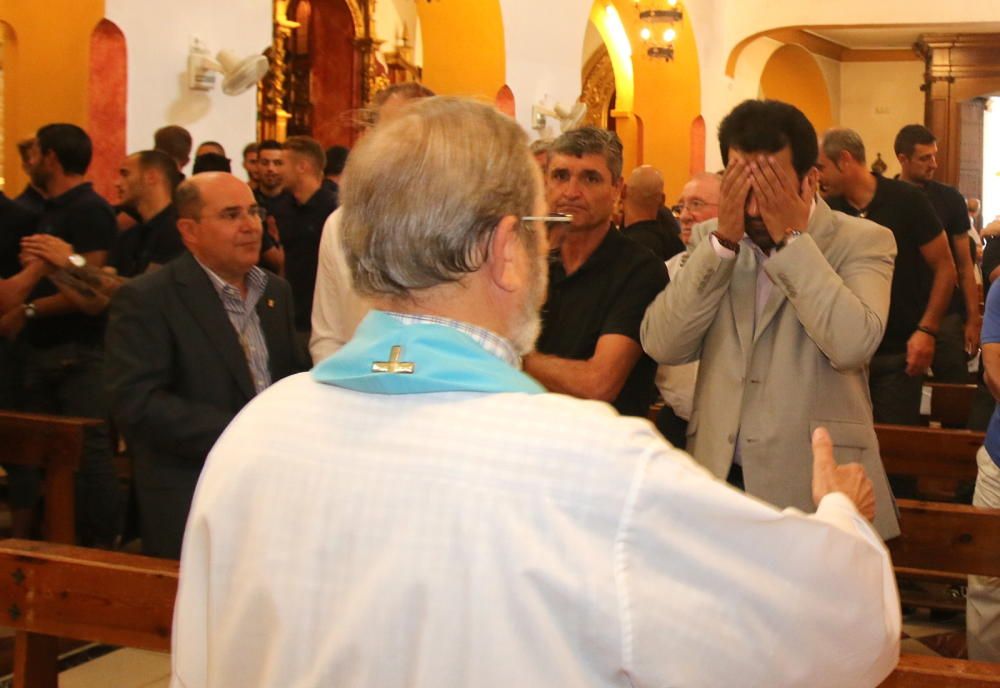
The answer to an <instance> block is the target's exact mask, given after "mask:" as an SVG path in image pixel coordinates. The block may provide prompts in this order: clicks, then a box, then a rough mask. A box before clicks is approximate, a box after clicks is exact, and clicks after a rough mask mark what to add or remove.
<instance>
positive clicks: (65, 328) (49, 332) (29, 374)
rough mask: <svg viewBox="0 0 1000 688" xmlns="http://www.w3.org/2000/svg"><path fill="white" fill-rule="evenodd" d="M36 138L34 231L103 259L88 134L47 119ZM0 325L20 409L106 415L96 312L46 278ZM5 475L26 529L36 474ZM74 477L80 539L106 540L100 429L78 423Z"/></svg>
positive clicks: (110, 496) (114, 524) (106, 473)
mask: <svg viewBox="0 0 1000 688" xmlns="http://www.w3.org/2000/svg"><path fill="white" fill-rule="evenodd" d="M37 145H38V157H37V159H36V160H35V162H34V164H33V165H32V167H31V170H30V174H31V180H32V183H33V184H34V185H35V186H37V187H38V188H39V189H41V190H42V192H43V193H44V194H45V197H46V200H45V209H44V211H43V213H42V215H41V218H40V220H39V224H38V232H40V233H45V234H53V235H55V236H57V237H59V238H60V239H62V240H63V241H66V242H68V243H69V244H70V245H72V246H73V247H75V249H76V250H77V251H78V252H79V255H78V256H77V257H76V259H78V260H80V261H86V263H89V264H91V265H96V266H101V265H103V264H104V262H105V260H106V259H107V255H108V249H109V248H110V246H111V244H112V242H113V241H114V237H115V216H114V211H113V210H112V208H111V206H110V205H108V203H107V202H106V201H105V200H104V199H103V198H101V197H100V196H98V195H97V193H96V192H95V191H94V189H93V187H92V186H91V184H90V183H89V182H87V181H85V180H84V174H85V173H86V171H87V167H88V166H89V165H90V159H91V153H92V148H91V142H90V137H88V136H87V134H86V132H84V131H83V129H81V128H80V127H77V126H75V125H73V124H49V125H46V126H44V127H42V128H41V129H39V130H38V134H37ZM26 269H31V266H30V265H29V266H28V267H27V268H26ZM0 331H2V333H3V334H4V335H5V336H8V337H10V336H13V335H19V340H18V344H19V346H20V348H21V349H22V351H23V361H24V363H23V375H24V406H25V408H26V409H27V410H31V411H41V412H47V413H55V414H62V415H70V416H84V417H89V418H99V419H101V420H104V419H106V417H107V405H106V401H105V398H104V393H103V389H104V387H103V381H102V368H103V360H104V357H103V347H102V341H103V337H104V319H103V318H102V317H95V316H89V315H85V314H83V313H81V312H80V311H79V310H78V309H77V308H76V307H75V306H74V305H73V303H72V302H71V301H70V300H69V299H67V298H66V297H65V296H64V295H62V294H60V293H58V291H57V290H56V288H55V287H54V286H53V285H52V284H51V283H50V282H49V281H48V280H41V281H39V282H38V283H37V286H36V287H35V289H34V290H33V291H32V293H31V294H30V296H29V297H28V300H27V301H26V302H25V303H24V304H23V305H22V306H21V307H20V308H14V309H11V310H10V311H8V312H7V313H5V314H4V315H3V317H2V318H0ZM8 472H9V474H10V482H9V485H10V493H11V494H10V499H11V505H12V510H13V511H14V532H15V534H16V535H19V536H26V535H28V534H29V533H30V527H31V515H32V511H33V508H34V506H35V502H36V501H37V498H38V475H37V473H35V472H29V471H20V470H16V469H15V470H14V471H8ZM77 484H78V488H79V490H78V491H79V494H80V499H79V500H78V502H77V513H78V516H77V531H78V533H79V536H80V539H81V541H82V542H83V543H84V544H93V545H101V546H110V545H111V544H113V542H114V538H115V535H116V534H117V530H118V504H119V499H118V484H117V478H116V476H115V473H114V469H113V466H112V463H111V445H110V442H109V439H108V432H107V427H106V426H103V427H101V428H92V429H88V430H87V433H86V436H85V439H84V454H83V461H82V464H81V466H80V472H79V473H78V475H77Z"/></svg>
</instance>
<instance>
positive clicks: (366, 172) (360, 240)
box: [341, 97, 541, 296]
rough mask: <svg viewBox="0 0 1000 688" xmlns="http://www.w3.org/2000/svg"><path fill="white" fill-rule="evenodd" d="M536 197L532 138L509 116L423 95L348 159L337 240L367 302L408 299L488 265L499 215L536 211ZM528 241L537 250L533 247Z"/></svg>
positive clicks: (537, 180) (538, 180)
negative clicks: (370, 299)
mask: <svg viewBox="0 0 1000 688" xmlns="http://www.w3.org/2000/svg"><path fill="white" fill-rule="evenodd" d="M540 195H541V178H540V174H539V172H538V167H537V165H536V164H535V161H534V160H533V159H532V158H531V156H530V155H529V152H528V143H527V136H526V135H525V133H524V131H523V130H522V129H521V128H520V127H519V126H518V125H517V123H516V122H515V121H514V120H513V119H510V118H509V117H507V116H506V115H503V114H501V113H499V112H497V111H496V110H495V109H494V108H493V107H491V106H488V105H484V104H481V103H477V102H474V101H471V100H466V99H461V98H451V97H434V98H427V99H422V100H420V101H419V102H417V103H415V104H413V105H411V106H410V107H408V108H407V109H406V110H405V112H404V113H402V114H401V115H400V116H399V117H398V118H394V119H393V120H392V121H390V122H387V123H385V124H383V125H381V126H379V127H377V128H376V129H375V130H374V131H373V132H372V133H371V134H369V135H368V136H366V137H365V138H364V139H362V141H361V143H360V144H358V146H357V147H356V148H355V149H354V150H353V151H351V155H350V157H349V159H348V162H347V167H346V169H345V170H344V178H343V184H342V186H341V200H342V203H343V206H342V217H341V228H342V233H341V242H342V243H343V246H344V250H345V254H346V258H347V264H348V266H349V267H350V270H351V275H352V277H353V280H354V286H355V288H356V289H357V290H358V292H360V293H361V294H364V295H367V296H406V295H408V294H409V293H410V292H411V291H415V290H420V289H427V288H430V287H434V286H437V285H439V284H443V283H446V282H456V281H458V280H460V279H462V277H463V276H464V275H466V274H468V273H472V272H475V271H476V270H478V269H479V268H480V267H481V266H482V263H483V261H484V260H485V259H486V257H487V251H488V245H489V243H488V242H489V238H490V237H491V236H492V233H493V230H494V228H495V227H496V225H497V223H498V222H499V221H500V220H501V218H503V217H505V216H507V215H514V216H517V217H522V216H525V215H530V214H533V211H534V205H535V203H536V201H537V200H538V199H539V197H540ZM522 231H523V232H526V233H531V232H533V229H532V228H530V227H526V226H525V227H523V229H522ZM526 243H527V245H528V247H529V250H531V249H533V248H534V247H535V245H536V244H537V241H529V242H526Z"/></svg>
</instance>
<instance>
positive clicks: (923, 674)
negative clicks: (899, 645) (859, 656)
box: [879, 655, 1000, 688]
mask: <svg viewBox="0 0 1000 688" xmlns="http://www.w3.org/2000/svg"><path fill="white" fill-rule="evenodd" d="M998 686H1000V671H998V665H996V664H990V663H989V662H970V661H968V660H965V659H948V658H947V657H925V656H923V655H900V657H899V664H897V665H896V669H895V671H893V672H892V673H891V674H890V675H889V677H888V678H887V679H886V680H884V681H883V682H882V683H880V684H879V688H997V687H998Z"/></svg>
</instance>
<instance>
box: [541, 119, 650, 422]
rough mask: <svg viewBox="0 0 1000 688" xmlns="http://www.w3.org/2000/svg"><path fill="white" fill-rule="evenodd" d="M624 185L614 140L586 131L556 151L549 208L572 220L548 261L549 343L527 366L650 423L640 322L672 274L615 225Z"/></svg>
mask: <svg viewBox="0 0 1000 688" xmlns="http://www.w3.org/2000/svg"><path fill="white" fill-rule="evenodd" d="M622 185H623V180H622V143H621V140H619V138H618V136H617V135H616V134H615V133H614V132H611V131H607V130H605V129H598V128H596V127H583V128H581V129H574V130H572V131H568V132H566V133H565V134H563V135H562V136H560V137H559V138H558V139H556V140H555V141H554V142H553V143H552V148H551V151H550V153H549V165H548V169H547V171H546V196H547V200H548V203H549V210H550V211H551V212H556V213H563V214H566V215H569V216H571V217H572V220H571V222H569V223H568V226H567V228H566V229H560V230H559V231H560V232H561V234H560V239H561V240H560V241H559V242H558V245H556V246H553V247H552V252H551V254H550V256H549V293H548V299H547V300H546V302H545V307H544V309H543V317H542V320H543V322H544V326H543V328H542V335H541V337H540V338H539V340H538V348H537V351H536V352H533V353H531V354H529V355H528V356H526V357H525V359H524V368H525V370H526V371H527V372H528V374H530V375H532V376H533V377H535V378H536V379H537V380H538V381H539V382H541V383H542V384H543V385H545V387H546V388H548V389H549V390H550V391H553V392H562V393H564V394H570V395H572V396H575V397H580V398H581V399H597V400H600V401H606V402H608V403H611V404H613V405H614V407H615V408H616V409H617V410H618V411H619V413H622V414H625V415H631V416H641V417H645V416H646V415H647V414H648V413H649V407H650V404H651V403H652V402H653V400H654V398H655V396H656V390H655V387H654V386H653V376H654V374H655V373H656V364H655V363H654V362H653V359H651V358H649V357H648V356H646V355H645V354H644V353H643V351H642V347H641V346H640V345H639V324H640V323H641V322H642V316H643V313H645V311H646V306H648V305H649V303H650V302H651V301H652V300H653V298H654V297H655V296H656V295H657V294H658V293H660V291H662V290H663V288H664V287H665V286H666V284H667V270H666V267H665V266H664V264H663V261H662V260H659V259H657V257H656V256H654V255H653V254H652V253H651V252H650V251H648V250H647V249H645V248H644V247H642V246H640V245H639V244H636V243H634V242H632V241H630V240H629V239H626V238H625V237H624V236H622V234H621V232H619V231H618V230H617V229H616V228H615V227H614V224H613V223H612V221H611V216H612V214H613V213H614V208H615V203H616V202H617V201H618V196H619V194H620V193H621V190H622Z"/></svg>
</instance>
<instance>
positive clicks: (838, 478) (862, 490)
mask: <svg viewBox="0 0 1000 688" xmlns="http://www.w3.org/2000/svg"><path fill="white" fill-rule="evenodd" d="M812 450H813V480H812V493H813V501H814V502H815V503H816V506H819V502H820V500H821V499H823V497H825V496H826V495H828V494H830V493H831V492H842V493H843V494H845V495H846V496H847V498H848V499H850V500H851V501H852V502H854V506H856V507H857V509H858V511H859V512H860V513H861V515H862V516H864V517H865V518H867V519H868V520H869V521H871V520H872V519H874V518H875V492H874V490H873V489H872V481H871V480H869V479H868V476H867V475H865V469H864V468H862V467H861V464H858V463H848V464H844V465H843V466H840V465H838V464H837V461H836V459H834V458H833V440H831V439H830V433H829V432H827V430H826V428H816V430H814V431H813V435H812Z"/></svg>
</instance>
